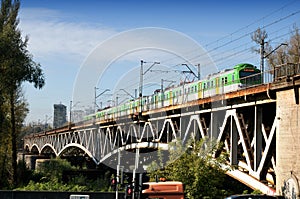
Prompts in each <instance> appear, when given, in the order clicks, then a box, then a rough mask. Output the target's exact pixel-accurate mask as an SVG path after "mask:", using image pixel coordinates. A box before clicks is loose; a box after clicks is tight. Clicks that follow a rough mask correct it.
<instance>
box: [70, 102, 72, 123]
mask: <svg viewBox="0 0 300 199" xmlns="http://www.w3.org/2000/svg"><path fill="white" fill-rule="evenodd" d="M71 117H72V100H71V101H70V124H71V123H72V118H71Z"/></svg>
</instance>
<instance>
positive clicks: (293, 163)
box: [276, 88, 300, 199]
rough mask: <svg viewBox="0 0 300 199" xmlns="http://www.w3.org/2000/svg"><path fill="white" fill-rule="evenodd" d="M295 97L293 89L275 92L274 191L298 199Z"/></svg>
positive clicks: (299, 136) (299, 131)
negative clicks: (276, 122)
mask: <svg viewBox="0 0 300 199" xmlns="http://www.w3.org/2000/svg"><path fill="white" fill-rule="evenodd" d="M297 89H298V91H299V88H297ZM296 93H297V92H296ZM295 96H296V97H297V98H299V96H297V94H296V95H295V92H294V89H290V90H284V91H278V92H277V107H276V111H277V119H278V127H277V131H276V191H277V193H278V194H284V195H285V196H286V198H293V199H294V198H297V199H299V198H300V197H299V180H300V105H299V104H296V100H295Z"/></svg>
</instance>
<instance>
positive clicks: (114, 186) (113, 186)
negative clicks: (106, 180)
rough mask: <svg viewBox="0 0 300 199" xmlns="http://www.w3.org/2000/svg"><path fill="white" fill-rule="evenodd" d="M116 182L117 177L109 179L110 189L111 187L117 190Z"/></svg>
mask: <svg viewBox="0 0 300 199" xmlns="http://www.w3.org/2000/svg"><path fill="white" fill-rule="evenodd" d="M117 184H118V182H117V178H112V179H111V180H110V186H111V189H112V190H113V191H116V190H117Z"/></svg>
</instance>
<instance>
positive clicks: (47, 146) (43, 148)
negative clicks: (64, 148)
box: [40, 143, 58, 157]
mask: <svg viewBox="0 0 300 199" xmlns="http://www.w3.org/2000/svg"><path fill="white" fill-rule="evenodd" d="M46 148H50V149H51V150H52V151H53V152H54V154H55V156H56V157H57V156H58V154H57V151H56V149H55V148H54V146H52V145H51V144H49V143H47V144H45V145H44V146H43V147H42V149H41V152H40V153H41V154H42V153H43V151H44V150H45V149H46Z"/></svg>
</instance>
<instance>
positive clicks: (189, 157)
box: [148, 140, 228, 199]
mask: <svg viewBox="0 0 300 199" xmlns="http://www.w3.org/2000/svg"><path fill="white" fill-rule="evenodd" d="M186 146H188V147H184V146H183V145H181V142H180V141H178V142H176V143H173V145H171V146H170V155H169V158H170V159H169V161H168V162H167V164H166V166H165V167H164V168H163V169H160V170H159V171H153V168H155V167H153V166H150V167H149V169H150V170H148V171H149V172H150V175H151V177H152V178H153V175H155V174H156V175H160V176H161V177H165V178H167V180H175V181H181V182H182V183H183V184H184V185H185V194H186V197H187V198H190V199H193V198H205V197H206V198H224V196H225V195H228V194H226V191H225V190H224V188H223V186H224V183H225V179H226V175H225V171H226V170H224V168H223V165H225V163H226V159H227V155H226V154H223V153H221V155H219V156H218V157H217V158H215V157H214V154H215V153H216V152H217V150H219V149H220V148H219V147H220V145H219V144H218V143H217V142H214V141H205V140H201V141H196V142H195V141H194V142H189V144H187V145H186ZM151 169H152V170H151Z"/></svg>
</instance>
